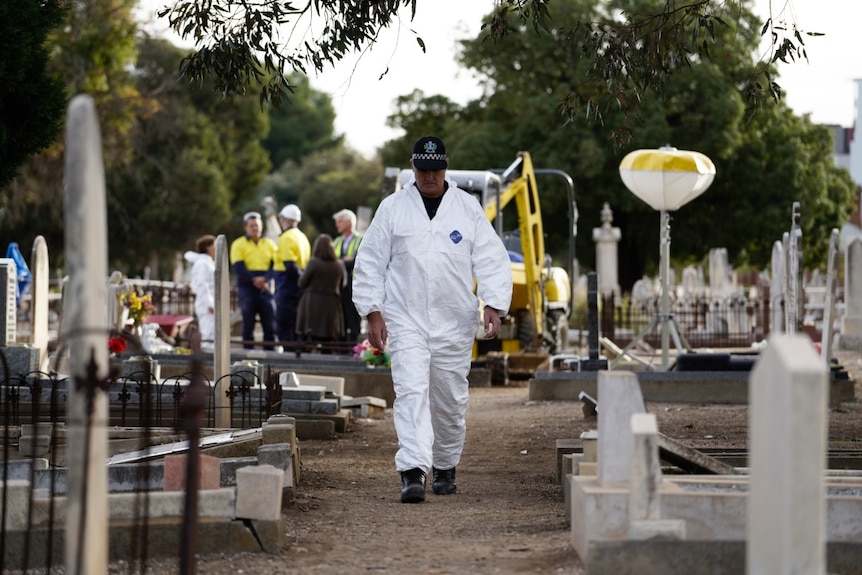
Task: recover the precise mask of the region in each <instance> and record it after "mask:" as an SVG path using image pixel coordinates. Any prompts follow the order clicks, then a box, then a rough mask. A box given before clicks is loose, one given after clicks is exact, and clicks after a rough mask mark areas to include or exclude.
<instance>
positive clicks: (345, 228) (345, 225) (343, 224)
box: [335, 216, 350, 235]
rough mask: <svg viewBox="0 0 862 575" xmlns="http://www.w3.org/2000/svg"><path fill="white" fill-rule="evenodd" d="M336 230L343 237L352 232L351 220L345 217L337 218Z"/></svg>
mask: <svg viewBox="0 0 862 575" xmlns="http://www.w3.org/2000/svg"><path fill="white" fill-rule="evenodd" d="M335 229H336V230H338V233H339V234H342V235H343V234H346V233H348V232H350V218H347V217H344V216H339V217H337V218H335Z"/></svg>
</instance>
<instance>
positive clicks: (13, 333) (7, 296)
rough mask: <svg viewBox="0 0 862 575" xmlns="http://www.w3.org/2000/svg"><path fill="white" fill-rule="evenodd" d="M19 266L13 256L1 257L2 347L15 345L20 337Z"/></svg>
mask: <svg viewBox="0 0 862 575" xmlns="http://www.w3.org/2000/svg"><path fill="white" fill-rule="evenodd" d="M17 269H18V268H17V266H16V265H15V260H13V259H11V258H0V347H6V346H10V345H15V344H16V343H17V341H16V340H17V337H18V327H17V318H16V315H15V298H16V297H17V294H18V288H17V284H16V282H17Z"/></svg>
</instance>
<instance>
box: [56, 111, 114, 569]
mask: <svg viewBox="0 0 862 575" xmlns="http://www.w3.org/2000/svg"><path fill="white" fill-rule="evenodd" d="M66 118H67V128H66V166H65V179H66V193H65V203H64V210H65V228H66V230H65V232H66V234H65V235H66V262H67V265H68V269H69V281H68V284H67V285H66V288H65V296H64V297H65V299H66V307H65V313H64V318H63V333H62V335H61V337H62V338H63V339H64V340H67V341H68V343H69V375H70V381H80V382H86V381H89V380H90V379H91V378H92V377H93V376H94V377H95V378H96V379H98V380H101V381H104V380H105V379H106V378H107V377H108V345H107V338H106V333H105V309H106V295H105V292H106V289H105V278H106V277H107V275H108V273H107V267H108V266H107V261H108V237H107V235H108V234H107V216H106V211H105V169H104V165H103V163H102V137H101V134H100V132H99V121H98V115H97V114H96V107H95V105H94V103H93V99H92V98H91V97H90V96H84V95H78V96H75V97H74V98H73V99H72V101H71V103H70V104H69V110H68V114H67V116H66ZM91 366H92V368H94V369H91ZM88 396H90V397H88ZM68 398H69V399H68V411H67V414H68V415H67V418H68V430H67V435H68V440H67V443H68V454H67V459H68V470H69V471H68V481H69V488H68V503H67V505H68V508H67V513H66V541H65V548H66V573H69V574H70V575H88V574H91V573H107V567H108V505H107V503H108V473H107V468H106V467H105V461H106V460H107V458H108V435H107V422H108V395H107V393H106V392H104V391H102V390H101V389H100V388H98V387H93V388H91V389H87V388H86V386H81V387H79V386H77V385H76V386H70V391H69V396H68ZM85 504H86V507H84V505H85Z"/></svg>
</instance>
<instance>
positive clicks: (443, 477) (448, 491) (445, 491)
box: [431, 467, 458, 495]
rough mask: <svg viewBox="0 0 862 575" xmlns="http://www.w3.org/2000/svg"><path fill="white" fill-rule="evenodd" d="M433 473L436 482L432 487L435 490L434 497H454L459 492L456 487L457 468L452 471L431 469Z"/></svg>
mask: <svg viewBox="0 0 862 575" xmlns="http://www.w3.org/2000/svg"><path fill="white" fill-rule="evenodd" d="M431 470H432V472H433V478H434V482H433V483H432V484H431V487H432V488H433V489H434V495H452V494H453V493H455V491H457V490H458V486H457V485H455V468H454V467H453V468H452V469H437V468H436V467H432V468H431Z"/></svg>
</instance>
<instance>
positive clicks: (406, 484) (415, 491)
mask: <svg viewBox="0 0 862 575" xmlns="http://www.w3.org/2000/svg"><path fill="white" fill-rule="evenodd" d="M423 501H425V472H424V471H422V470H421V469H419V468H413V469H408V470H407V471H402V472H401V503H422V502H423Z"/></svg>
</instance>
